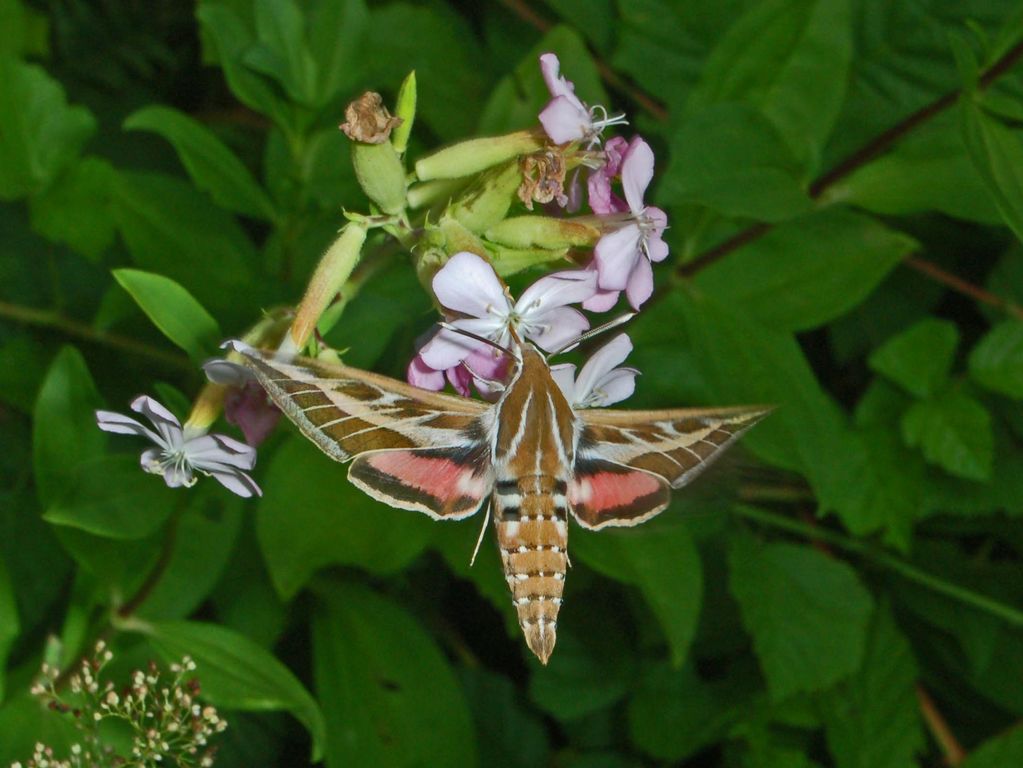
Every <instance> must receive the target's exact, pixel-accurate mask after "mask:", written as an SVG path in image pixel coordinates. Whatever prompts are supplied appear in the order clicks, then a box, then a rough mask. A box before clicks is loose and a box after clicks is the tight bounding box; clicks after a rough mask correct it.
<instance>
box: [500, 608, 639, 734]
mask: <svg viewBox="0 0 1023 768" xmlns="http://www.w3.org/2000/svg"><path fill="white" fill-rule="evenodd" d="M573 609H574V610H573ZM626 615H627V613H626V612H625V611H623V610H622V606H620V605H619V606H615V605H612V604H611V603H610V601H609V600H608V599H607V595H606V594H605V593H604V592H603V591H600V592H597V591H595V590H593V591H590V592H575V593H574V594H572V597H571V601H569V600H566V602H565V607H564V608H563V609H562V611H561V613H560V615H559V617H558V642H557V645H556V646H555V648H554V653H553V655H552V656H551V658H550V661H549V662H548V664H547V666H545V667H541V666H540V665H539V662H536V660H535V659H533V658H532V656H530V669H531V672H532V674H531V675H530V678H529V697H530V698H531V699H532V700H533V702H534V703H535V704H536V705H537V706H538V707H539V708H540V709H542V710H543V711H544V712H546V713H547V714H549V715H551V716H552V717H554V718H555V719H557V720H559V721H562V722H570V721H578V720H581V719H585V718H586V717H592V716H593V715H594V714H595V713H597V712H599V711H600V710H603V709H605V708H607V707H610V706H611V705H613V704H614V703H616V702H618V701H620V700H621V699H622V698H624V697H625V695H626V694H627V693H628V691H629V688H630V687H631V684H632V680H633V677H634V669H635V666H634V663H633V662H634V660H633V656H632V654H631V653H629V650H628V648H629V640H628V639H627V637H626V632H625V626H624V624H623V622H624V621H625V620H626ZM518 642H522V639H521V636H520V637H519V638H518ZM524 652H525V651H524Z"/></svg>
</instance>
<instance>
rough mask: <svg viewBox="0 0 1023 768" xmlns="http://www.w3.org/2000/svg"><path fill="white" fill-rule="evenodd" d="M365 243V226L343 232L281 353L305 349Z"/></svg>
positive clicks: (350, 226) (353, 226) (315, 278)
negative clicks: (321, 316)
mask: <svg viewBox="0 0 1023 768" xmlns="http://www.w3.org/2000/svg"><path fill="white" fill-rule="evenodd" d="M361 146H369V145H361ZM378 146H384V145H378ZM386 146H387V148H388V150H389V151H391V152H394V150H393V149H391V145H390V144H387V145H386ZM365 242H366V227H365V226H364V225H363V224H360V223H358V222H354V221H350V222H349V223H348V224H347V225H345V228H344V229H342V230H341V234H340V235H339V236H338V238H337V240H335V241H334V242H333V243H332V244H331V246H330V248H328V249H327V252H326V253H325V254H323V258H321V259H320V263H319V264H318V265H317V267H316V272H315V273H313V277H312V280H310V281H309V287H308V288H306V292H305V296H303V297H302V303H301V304H300V305H299V307H298V311H297V312H296V314H295V319H294V320H293V321H292V323H291V330H290V331H289V332H288V334H287V335H285V337H284V341H283V342H282V343H281V352H283V353H285V354H294V353H297V352H298V351H299V350H300V349H302V347H304V346H305V344H306V342H307V341H308V340H309V337H310V336H311V335H312V332H313V329H314V328H315V327H316V323H317V321H318V320H319V319H320V315H321V314H322V313H323V310H324V309H326V308H327V306H328V305H329V304H330V302H331V301H332V300H333V298H334V296H335V294H336V293H337V292H338V290H339V289H340V288H341V286H342V285H343V284H344V282H345V280H347V279H348V276H349V275H351V274H352V270H353V269H355V265H356V264H357V263H358V262H359V254H360V253H361V252H362V245H363V243H365Z"/></svg>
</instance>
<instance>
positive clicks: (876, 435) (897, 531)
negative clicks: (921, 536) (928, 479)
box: [820, 419, 925, 551]
mask: <svg viewBox="0 0 1023 768" xmlns="http://www.w3.org/2000/svg"><path fill="white" fill-rule="evenodd" d="M894 422H895V419H893V420H892V422H890V423H884V424H871V425H869V426H867V427H864V428H860V429H856V430H853V431H851V432H850V433H849V434H848V435H847V436H846V438H845V439H844V440H843V441H842V442H841V443H839V444H838V445H837V446H836V453H835V455H836V456H840V457H841V460H839V461H836V462H835V464H834V469H833V471H832V473H831V474H830V476H829V481H830V482H829V483H828V485H827V487H826V488H825V489H824V490H823V491H822V493H821V498H820V507H821V511H822V512H827V511H834V512H835V513H836V514H837V515H838V517H839V518H840V519H841V521H842V524H843V525H845V527H846V528H848V529H849V531H850V532H851V533H853V534H855V535H857V536H865V535H868V534H872V533H877V532H879V531H880V532H883V534H884V541H885V542H886V543H888V544H890V545H892V546H894V547H897V548H899V549H901V550H903V551H905V550H908V549H909V545H910V536H911V533H912V530H913V525H914V524H915V523H916V521H917V520H918V519H919V518H920V517H921V515H922V512H923V507H924V492H925V482H924V481H925V478H924V463H923V460H922V459H921V458H920V456H919V455H917V454H916V453H915V452H913V451H910V450H909V449H908V448H906V446H905V445H903V443H902V441H901V440H900V439H899V437H898V435H897V434H896V433H895V430H894V429H893V424H894Z"/></svg>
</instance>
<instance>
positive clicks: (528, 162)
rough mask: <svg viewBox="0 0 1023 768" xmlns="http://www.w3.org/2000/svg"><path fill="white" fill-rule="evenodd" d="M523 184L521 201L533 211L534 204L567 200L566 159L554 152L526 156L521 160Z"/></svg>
mask: <svg viewBox="0 0 1023 768" xmlns="http://www.w3.org/2000/svg"><path fill="white" fill-rule="evenodd" d="M519 168H520V170H521V171H522V184H520V185H519V192H518V195H519V200H521V201H522V203H523V204H524V205H525V206H526V208H528V209H529V210H533V203H540V204H541V205H543V204H545V203H549V202H551V201H552V200H558V201H559V202H561V201H562V200H564V198H565V158H564V157H562V156H561V155H560V154H558V153H557V152H555V151H553V150H549V149H548V150H545V151H543V152H538V153H537V154H534V155H525V156H524V157H523V158H522V159H521V160H519Z"/></svg>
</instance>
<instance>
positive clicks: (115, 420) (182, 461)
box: [96, 395, 262, 498]
mask: <svg viewBox="0 0 1023 768" xmlns="http://www.w3.org/2000/svg"><path fill="white" fill-rule="evenodd" d="M131 409H132V410H133V411H135V413H141V414H142V415H143V416H145V417H146V418H147V419H149V421H150V422H151V423H152V424H153V427H154V429H155V431H154V429H150V428H149V427H147V426H146V425H145V424H143V423H142V422H140V421H138V420H136V419H133V418H131V417H130V416H124V415H122V414H120V413H114V412H113V411H96V424H97V425H98V426H99V428H100V429H102V430H103V431H104V432H114V433H116V434H121V435H141V436H142V437H145V438H147V439H148V440H150V441H151V442H152V443H154V444H155V445H156V447H155V448H150V449H148V450H146V451H144V452H143V454H142V468H143V469H144V470H145V471H146V472H150V473H152V474H154V475H162V476H163V479H164V482H165V483H167V485H169V486H170V487H171V488H178V487H180V486H185V487H190V486H192V485H195V481H196V478H195V474H194V472H195V470H198V471H199V472H202V473H203V474H204V475H209V476H211V477H213V478H215V479H216V480H217V481H219V482H220V484H221V485H223V486H224V487H225V488H227V489H228V490H229V491H232V492H233V493H236V494H238V495H239V496H244V497H246V498H248V497H250V496H254V495H262V491H260V489H259V486H258V485H256V483H255V481H254V480H253V479H252V478H251V477H249V476H248V475H247V474H245V472H244V471H243V470H250V469H252V468H253V467H254V466H255V465H256V451H255V449H253V448H251V447H250V446H248V445H246V444H245V443H242V442H240V441H238V440H234V439H232V438H230V437H227V436H225V435H209V434H206V432H204V431H197V430H193V429H191V428H182V426H181V422H180V421H178V420H177V418H176V417H175V416H174V414H173V413H171V412H170V411H168V410H167V409H166V408H164V407H163V406H162V405H160V404H159V403H158V402H156V400H154V399H153V398H151V397H147V396H145V395H143V396H141V397H137V398H135V400H134V401H133V402H132V404H131Z"/></svg>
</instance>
